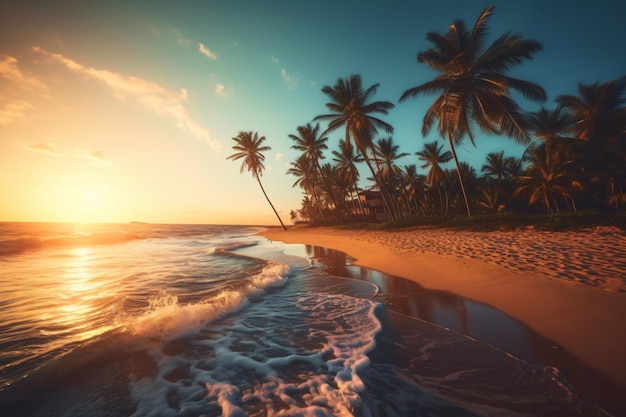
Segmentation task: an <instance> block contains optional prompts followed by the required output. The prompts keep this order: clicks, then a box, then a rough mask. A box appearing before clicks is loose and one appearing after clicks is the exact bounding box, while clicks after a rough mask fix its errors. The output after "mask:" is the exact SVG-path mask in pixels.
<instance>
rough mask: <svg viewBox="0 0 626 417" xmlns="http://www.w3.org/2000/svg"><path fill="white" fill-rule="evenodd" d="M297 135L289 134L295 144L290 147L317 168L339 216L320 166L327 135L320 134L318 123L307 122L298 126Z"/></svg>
mask: <svg viewBox="0 0 626 417" xmlns="http://www.w3.org/2000/svg"><path fill="white" fill-rule="evenodd" d="M297 130H298V134H297V135H292V134H290V135H289V139H291V140H293V141H294V142H295V143H296V144H295V145H293V146H292V147H291V148H292V149H295V150H298V151H300V152H302V157H303V158H305V159H307V160H308V161H310V163H311V164H312V166H313V167H315V169H316V170H317V173H318V174H319V175H320V178H321V180H322V182H323V183H324V187H325V188H326V194H327V195H328V196H329V197H330V201H332V203H333V205H334V206H335V209H336V210H337V213H338V215H339V218H342V216H341V210H340V207H339V205H338V204H337V201H336V200H335V196H334V193H333V192H332V190H331V185H330V182H329V180H328V178H327V177H326V176H325V175H324V173H323V172H322V167H321V166H320V160H321V159H324V158H325V157H324V151H325V150H326V149H328V145H326V142H327V141H328V137H326V136H324V135H323V134H322V135H320V134H319V132H320V125H319V123H318V124H316V125H315V126H312V125H311V124H310V123H307V124H306V125H304V126H298V128H297Z"/></svg>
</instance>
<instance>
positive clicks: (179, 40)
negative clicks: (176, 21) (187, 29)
mask: <svg viewBox="0 0 626 417" xmlns="http://www.w3.org/2000/svg"><path fill="white" fill-rule="evenodd" d="M170 32H172V33H173V34H174V37H175V38H176V42H177V43H178V44H179V45H181V46H189V45H190V44H191V39H187V38H185V37H184V36H183V33H182V32H181V31H180V30H178V29H176V28H171V29H170Z"/></svg>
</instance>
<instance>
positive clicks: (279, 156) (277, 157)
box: [274, 152, 283, 161]
mask: <svg viewBox="0 0 626 417" xmlns="http://www.w3.org/2000/svg"><path fill="white" fill-rule="evenodd" d="M282 157H283V154H282V153H280V152H278V153H277V154H276V156H275V157H274V159H276V160H277V161H278V160H280V158H282Z"/></svg>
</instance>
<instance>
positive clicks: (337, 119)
mask: <svg viewBox="0 0 626 417" xmlns="http://www.w3.org/2000/svg"><path fill="white" fill-rule="evenodd" d="M379 86H380V84H374V85H372V86H371V87H369V88H364V87H363V81H362V79H361V76H360V75H358V74H353V75H350V76H349V77H348V78H339V79H338V80H337V82H336V83H335V85H334V86H332V87H330V86H325V87H324V88H322V92H323V93H324V94H326V95H327V96H328V97H329V99H330V101H329V102H328V103H326V108H327V109H328V110H329V111H330V113H329V114H323V115H320V116H317V117H315V119H314V120H322V121H327V122H328V128H327V129H326V132H332V131H334V130H336V129H339V128H341V127H345V130H346V136H345V141H346V143H352V142H354V145H355V146H356V148H357V149H358V150H359V152H360V153H361V154H362V155H363V158H364V159H365V163H366V164H367V167H368V168H369V169H370V171H371V172H372V175H373V177H374V179H375V181H376V182H377V185H378V186H379V188H380V189H381V190H382V187H381V184H380V180H379V178H378V175H376V172H375V170H374V167H373V166H372V163H371V159H370V157H369V155H368V151H372V152H373V148H374V145H373V142H372V139H373V137H374V136H375V135H376V134H377V133H378V130H379V129H382V130H383V131H384V132H386V133H393V126H391V125H390V124H389V123H387V122H384V121H383V120H381V119H379V118H377V117H375V116H374V115H375V114H385V115H386V114H388V113H389V110H390V109H392V108H393V107H394V105H393V103H391V102H389V101H372V102H370V99H371V98H372V96H373V95H374V94H375V93H376V90H378V87H379ZM383 197H384V194H383ZM383 201H384V202H385V205H386V206H387V209H388V211H389V213H390V215H392V216H393V213H392V212H391V210H390V204H389V201H388V198H383Z"/></svg>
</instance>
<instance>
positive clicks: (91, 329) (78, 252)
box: [54, 247, 114, 341]
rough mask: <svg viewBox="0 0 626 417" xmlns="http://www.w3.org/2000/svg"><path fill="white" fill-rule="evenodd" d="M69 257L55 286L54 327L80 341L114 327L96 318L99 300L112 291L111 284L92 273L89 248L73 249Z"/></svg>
mask: <svg viewBox="0 0 626 417" xmlns="http://www.w3.org/2000/svg"><path fill="white" fill-rule="evenodd" d="M69 259H70V260H69V262H68V264H67V265H66V267H65V269H64V273H63V274H62V276H61V279H60V280H59V287H58V288H57V291H58V295H59V297H60V300H59V305H58V308H57V311H56V317H55V323H54V327H57V328H61V329H62V330H61V331H62V332H67V333H69V334H70V335H71V337H72V339H73V341H81V340H86V339H89V338H91V337H94V336H97V335H99V334H102V333H104V332H106V331H107V330H110V329H111V328H113V327H114V326H113V324H112V323H106V322H105V323H102V320H98V313H99V311H100V310H101V308H102V304H103V303H102V301H103V300H105V299H107V298H109V297H112V296H113V295H114V294H113V292H114V288H113V287H114V286H113V285H111V283H110V282H107V280H105V279H102V277H101V276H98V274H97V273H96V272H97V271H95V262H94V256H93V253H92V249H91V248H89V247H81V248H76V249H73V250H72V251H71V256H70V258H69Z"/></svg>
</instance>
